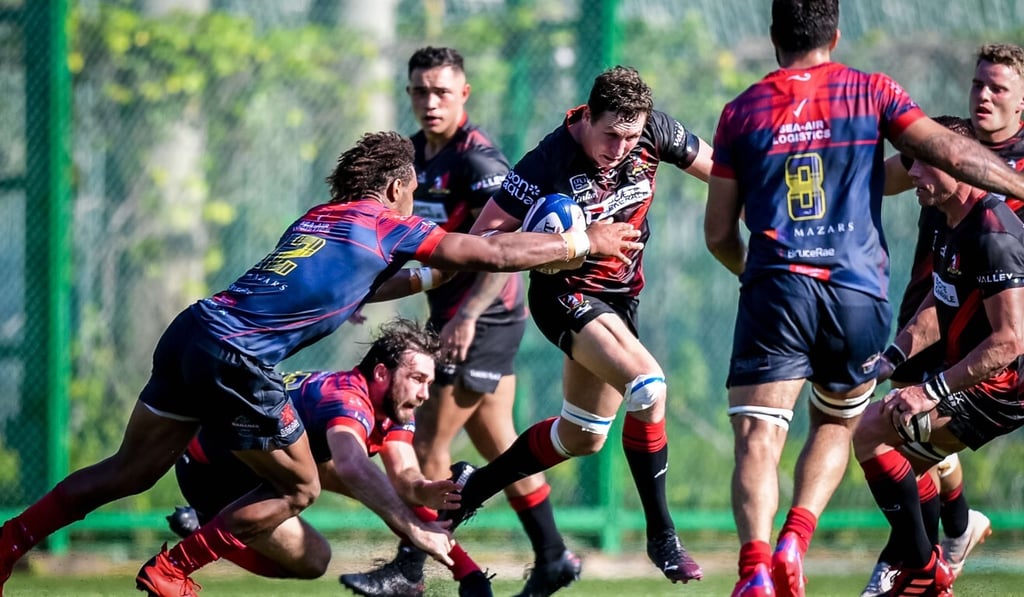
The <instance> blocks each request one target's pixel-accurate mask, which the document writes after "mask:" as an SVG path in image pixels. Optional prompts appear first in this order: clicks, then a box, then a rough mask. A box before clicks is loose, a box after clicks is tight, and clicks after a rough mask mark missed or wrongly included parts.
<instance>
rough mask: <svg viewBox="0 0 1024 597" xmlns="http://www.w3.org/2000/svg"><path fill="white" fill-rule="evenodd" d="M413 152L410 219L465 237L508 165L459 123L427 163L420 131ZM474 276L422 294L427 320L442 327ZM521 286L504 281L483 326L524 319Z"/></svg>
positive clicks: (476, 131)
mask: <svg viewBox="0 0 1024 597" xmlns="http://www.w3.org/2000/svg"><path fill="white" fill-rule="evenodd" d="M412 144H413V147H414V148H415V150H416V161H415V168H416V178H417V182H418V183H419V185H418V186H417V187H416V193H415V203H414V207H413V214H415V215H417V216H420V217H422V218H423V219H426V220H430V221H432V222H434V223H435V224H437V225H438V226H439V227H441V228H443V229H444V230H447V231H449V232H469V230H470V228H472V227H473V223H474V222H475V221H476V217H475V216H474V212H477V211H478V210H480V209H482V208H483V206H484V205H486V204H487V201H488V200H489V199H490V198H491V196H492V195H494V192H495V191H497V190H498V189H499V188H501V181H502V180H504V179H505V174H506V173H507V172H508V160H507V159H505V156H504V155H502V153H501V152H500V151H498V148H497V147H495V146H494V143H493V142H492V141H491V139H490V137H488V136H487V134H486V133H485V132H484V131H483V130H482V129H480V128H478V127H477V126H476V125H474V124H472V123H471V122H469V120H468V117H465V115H464V118H463V121H462V123H461V125H460V126H459V128H458V129H457V130H456V132H455V136H454V137H453V138H452V139H451V140H450V141H449V142H448V144H447V145H445V146H444V148H442V149H441V151H440V152H438V153H437V155H435V156H433V157H432V158H430V159H429V160H428V159H427V158H426V153H425V151H426V146H427V137H426V135H425V134H424V133H423V131H419V132H418V133H416V134H415V135H413V136H412ZM478 275H479V274H477V273H475V272H459V273H457V274H455V276H454V277H453V278H452V279H451V280H449V281H448V282H445V283H444V284H442V285H441V286H439V287H437V288H435V289H433V290H430V291H428V292H427V303H428V304H429V305H430V317H431V320H432V321H433V322H434V323H435V324H440V325H443V324H444V323H445V322H447V321H448V320H450V319H451V318H452V317H453V316H454V315H455V313H456V312H457V311H458V309H459V306H460V305H461V304H462V302H463V301H464V300H465V299H466V295H467V294H468V293H469V290H470V289H471V288H472V286H473V283H474V281H475V280H476V278H477V276H478ZM526 317H527V313H526V303H525V300H524V283H523V278H522V276H520V275H513V276H509V280H508V282H507V283H506V284H505V287H504V288H502V290H501V293H500V294H499V296H498V297H497V298H495V300H494V302H493V303H492V304H491V305H490V306H489V307H488V308H487V309H486V310H485V311H484V312H483V313H481V314H480V317H479V321H481V322H484V323H493V324H500V323H507V322H510V321H521V320H523V319H526Z"/></svg>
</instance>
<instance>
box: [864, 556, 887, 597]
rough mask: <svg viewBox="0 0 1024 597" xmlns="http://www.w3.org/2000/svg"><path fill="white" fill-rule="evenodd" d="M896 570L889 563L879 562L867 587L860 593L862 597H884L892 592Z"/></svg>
mask: <svg viewBox="0 0 1024 597" xmlns="http://www.w3.org/2000/svg"><path fill="white" fill-rule="evenodd" d="M895 574H896V570H895V569H894V568H893V567H892V564H890V563H889V562H878V563H877V564H875V568H874V570H872V571H871V578H869V579H868V584H867V586H865V587H864V590H863V591H861V592H860V597H882V596H883V595H888V594H889V591H891V590H892V578H893V576H895Z"/></svg>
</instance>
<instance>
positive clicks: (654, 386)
mask: <svg viewBox="0 0 1024 597" xmlns="http://www.w3.org/2000/svg"><path fill="white" fill-rule="evenodd" d="M667 391H668V386H667V385H666V384H665V378H664V377H663V376H661V375H637V376H636V378H635V379H633V381H631V382H629V383H628V384H626V393H625V394H623V399H624V400H625V402H626V412H631V413H632V412H636V411H638V410H645V409H648V408H650V407H652V406H654V403H655V402H657V401H658V399H659V398H662V397H664V396H665V392H667Z"/></svg>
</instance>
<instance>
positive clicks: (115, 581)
mask: <svg viewBox="0 0 1024 597" xmlns="http://www.w3.org/2000/svg"><path fill="white" fill-rule="evenodd" d="M733 582H734V581H733V579H732V578H731V577H729V576H727V575H724V574H723V575H718V576H717V577H714V576H713V577H709V578H707V579H706V580H704V581H701V582H697V583H690V584H688V585H680V584H677V585H672V584H670V583H668V582H667V581H664V580H660V579H657V578H651V577H643V578H628V579H595V580H587V579H583V580H580V581H579V582H577V583H575V584H574V585H572V586H571V587H569V588H568V589H565V590H563V591H560V592H559V593H558V594H559V595H565V596H566V597H571V596H572V595H578V596H584V595H586V596H587V597H633V596H637V597H643V596H651V597H655V596H660V595H695V596H696V595H715V596H718V597H721V596H724V595H728V594H729V593H730V592H731V591H732V585H733ZM863 584H864V578H863V574H857V575H836V576H812V577H811V578H810V585H809V586H808V592H807V594H808V595H811V596H817V595H820V596H822V597H825V596H830V595H842V596H850V595H854V596H855V595H858V594H859V593H860V590H861V588H862V587H863ZM202 585H203V590H202V593H201V594H202V595H204V596H206V595H209V596H210V597H215V596H216V597H243V596H245V597H252V596H262V595H265V596H275V597H276V596H280V597H287V596H292V595H294V596H296V597H317V596H320V595H325V596H326V595H331V596H334V597H338V596H340V595H351V593H349V592H348V591H345V590H344V589H343V588H342V587H341V586H340V585H339V584H338V583H337V581H336V579H335V578H334V577H333V576H332V577H329V578H321V579H319V580H314V581H280V580H267V579H260V578H255V577H237V576H235V575H231V576H219V577H218V576H213V577H210V575H207V578H204V579H203V582H202ZM134 586H135V583H134V578H133V577H132V576H131V575H117V576H68V577H42V576H36V575H26V574H22V575H17V576H15V577H13V578H12V579H11V581H9V582H8V586H6V587H4V595H5V596H6V597H42V596H44V595H45V596H53V597H57V596H59V597H67V596H70V595H75V596H76V597H112V596H115V595H117V596H124V595H131V594H139V593H135V592H134V591H133V590H132V589H133V588H134ZM521 588H522V583H521V581H512V580H501V581H499V580H498V579H495V581H494V594H495V595H513V594H515V593H517V592H518V591H519V590H520V589H521ZM457 594H458V593H457V588H456V586H455V584H454V583H452V582H450V581H434V582H431V583H429V584H428V587H427V595H428V596H435V597H442V596H448V595H457ZM956 594H957V595H958V596H961V597H963V596H967V597H971V596H979V597H980V596H982V595H986V596H989V595H1024V576H1022V575H1020V574H1011V573H984V574H975V575H965V576H964V578H963V579H961V581H960V582H958V583H957V585H956Z"/></svg>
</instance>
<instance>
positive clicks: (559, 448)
mask: <svg viewBox="0 0 1024 597" xmlns="http://www.w3.org/2000/svg"><path fill="white" fill-rule="evenodd" d="M551 444H552V445H553V446H554V447H555V452H558V453H559V454H561V455H562V456H565V457H566V458H572V457H573V454H571V453H570V452H569V450H567V449H566V448H565V444H563V443H562V438H560V437H558V419H555V422H554V423H552V424H551Z"/></svg>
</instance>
